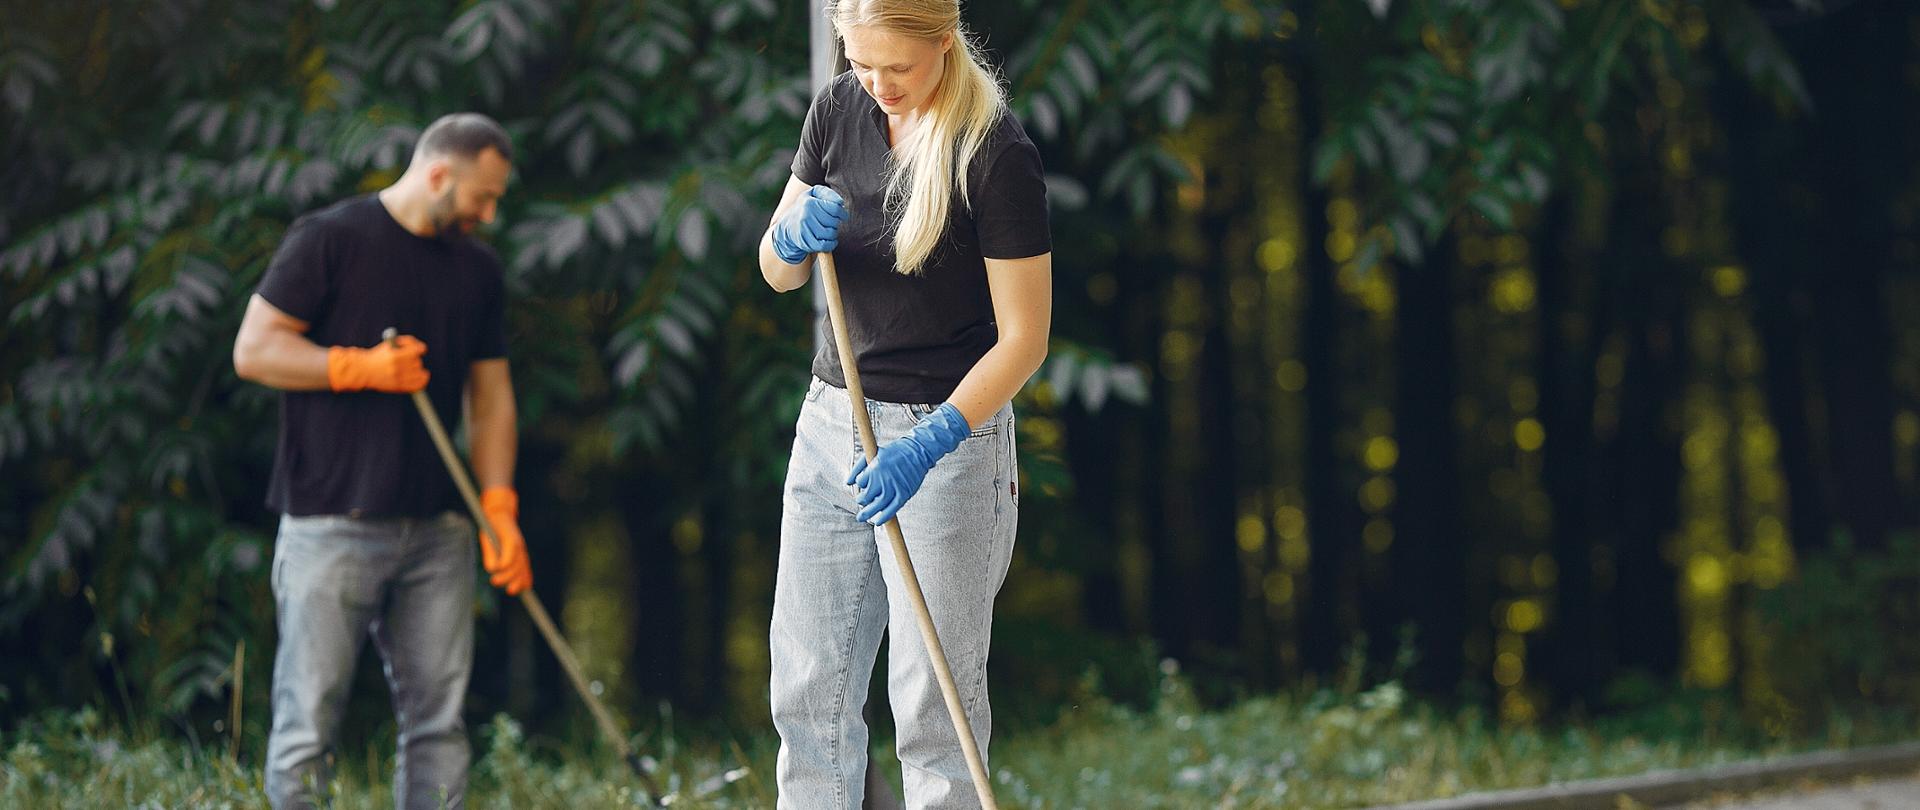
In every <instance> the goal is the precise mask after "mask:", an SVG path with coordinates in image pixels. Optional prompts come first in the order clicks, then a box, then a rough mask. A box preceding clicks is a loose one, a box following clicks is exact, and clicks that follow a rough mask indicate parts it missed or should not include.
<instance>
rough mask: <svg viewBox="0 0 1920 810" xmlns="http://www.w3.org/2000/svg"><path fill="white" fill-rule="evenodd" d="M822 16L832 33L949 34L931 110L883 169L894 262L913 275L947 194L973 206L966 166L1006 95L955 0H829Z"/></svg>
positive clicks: (935, 236)
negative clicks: (865, 29) (893, 223)
mask: <svg viewBox="0 0 1920 810" xmlns="http://www.w3.org/2000/svg"><path fill="white" fill-rule="evenodd" d="M827 14H828V17H829V19H832V20H833V23H834V28H835V30H836V31H839V32H844V31H845V30H846V29H847V28H851V27H853V26H860V25H865V26H873V27H875V28H877V29H880V30H884V31H888V32H891V33H895V34H899V35H902V36H910V37H920V38H923V39H938V38H939V37H940V36H941V35H943V34H952V35H953V47H950V48H948V49H947V53H946V64H945V66H944V70H943V75H942V76H941V79H940V87H939V89H938V90H936V91H935V93H934V97H933V109H932V110H931V111H930V114H929V115H928V116H927V120H926V121H925V122H924V123H922V124H921V125H920V126H919V127H918V128H916V129H915V130H914V132H913V133H912V134H911V135H908V136H907V138H906V139H905V140H903V141H901V142H900V143H898V144H896V145H895V146H894V148H893V163H892V164H891V168H890V169H889V170H888V172H887V203H886V205H887V213H888V215H889V216H890V217H891V216H892V215H898V218H899V225H898V227H897V228H896V230H895V231H894V241H893V247H894V265H893V267H894V270H895V271H896V272H899V273H901V274H903V275H910V276H912V275H919V274H920V273H921V272H922V271H923V270H924V269H925V268H926V264H927V260H928V259H929V258H931V257H932V256H933V251H934V248H936V247H938V246H939V245H940V240H941V239H942V238H944V237H945V236H946V229H947V217H948V214H949V213H950V212H949V209H948V206H949V205H951V204H952V199H953V192H954V191H955V190H956V189H957V190H959V192H960V202H961V204H962V205H965V206H967V208H968V209H969V210H971V209H972V208H973V200H972V195H971V192H970V190H969V189H968V188H967V182H966V179H967V171H968V169H969V168H970V167H971V166H972V165H973V159H974V158H975V157H977V156H978V155H979V153H980V147H981V145H983V144H985V143H986V140H987V136H988V135H989V134H990V133H992V132H993V126H994V124H996V123H998V122H999V121H1000V116H1002V115H1005V114H1006V108H1007V100H1006V93H1005V91H1004V90H1002V89H1001V87H1000V82H999V81H998V80H997V79H996V78H995V77H994V74H993V72H992V71H991V70H989V69H988V68H987V66H986V64H985V62H984V61H983V60H982V59H981V58H980V54H979V49H978V48H977V47H976V46H975V45H974V43H973V40H972V38H971V37H970V36H968V35H967V30H966V27H965V26H962V25H961V24H960V4H959V2H958V1H957V0H828V3H827Z"/></svg>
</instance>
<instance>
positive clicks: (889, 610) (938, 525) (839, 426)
mask: <svg viewBox="0 0 1920 810" xmlns="http://www.w3.org/2000/svg"><path fill="white" fill-rule="evenodd" d="M851 401H852V400H851V398H850V397H849V396H848V395H847V392H846V390H845V389H842V388H835V387H833V386H830V385H827V384H826V383H823V382H821V381H820V380H818V379H816V380H814V381H813V384H812V386H811V387H810V388H809V389H808V391H807V398H806V404H805V405H804V406H803V407H802V408H801V410H800V422H799V427H798V430H797V435H796V436H795V438H794V442H793V456H792V459H791V460H790V461H789V462H788V467H787V483H786V493H785V501H784V504H783V509H782V517H781V523H780V561H779V570H778V572H777V574H776V575H775V578H774V597H773V621H772V628H771V633H770V635H771V644H772V657H773V683H772V695H771V697H772V704H773V723H774V727H775V728H777V729H778V730H779V732H780V754H779V758H778V776H777V781H778V783H779V794H780V797H779V806H780V807H781V808H808V809H809V810H811V808H843V809H844V810H853V809H854V808H858V807H859V806H860V800H861V793H862V790H863V788H864V787H865V784H864V780H863V777H864V775H865V771H866V761H867V727H866V724H865V723H864V722H862V720H861V718H860V709H861V707H862V706H863V705H864V704H865V703H866V696H867V681H868V679H869V676H870V673H871V672H872V670H873V664H874V659H875V658H876V657H877V655H878V653H879V648H880V637H881V634H882V633H883V632H885V633H889V634H891V637H892V641H891V642H890V643H889V644H888V655H887V695H888V698H889V699H890V700H891V702H892V704H893V706H892V708H893V717H894V721H895V725H896V727H897V728H898V730H899V739H898V744H897V748H896V750H897V752H898V754H899V757H900V764H901V771H902V773H903V775H904V777H905V782H906V784H905V787H906V800H907V806H909V807H914V808H928V809H938V810H949V809H950V808H973V807H979V806H980V805H979V800H978V799H977V798H976V797H975V795H974V790H973V782H972V778H971V776H970V775H969V773H968V771H967V764H966V759H965V757H964V755H963V753H962V749H961V747H960V740H959V738H958V736H957V735H956V734H955V733H954V728H953V722H952V720H950V719H949V718H948V715H947V708H946V703H945V702H944V699H943V698H942V696H941V694H940V687H939V684H938V682H937V681H935V679H934V675H933V666H932V661H931V659H930V658H928V656H927V653H926V648H925V646H924V644H923V643H922V642H921V638H920V629H919V624H918V620H917V619H916V618H915V616H914V612H913V608H912V605H911V603H910V602H909V601H908V597H907V596H906V594H905V592H904V591H903V590H902V587H903V586H902V583H901V581H900V575H899V569H898V567H897V566H896V565H895V563H894V559H893V556H894V555H893V547H892V542H891V541H890V540H888V539H887V535H886V532H885V530H884V529H881V528H875V527H873V526H870V525H868V524H866V523H863V522H861V521H860V520H858V519H856V518H855V517H854V514H855V513H856V511H857V507H856V506H855V505H854V488H853V487H851V486H848V485H847V484H846V478H847V471H848V470H849V469H850V468H851V467H852V466H853V463H854V460H855V459H857V458H858V457H859V454H860V452H861V450H860V447H859V442H858V439H857V438H856V434H855V433H854V429H853V420H852V411H851V410H850V403H851ZM866 406H867V411H868V413H869V414H870V415H871V416H872V417H873V430H874V438H875V440H876V441H878V442H880V443H882V444H884V443H886V442H888V441H891V440H893V439H896V438H899V437H900V436H903V435H905V434H906V433H907V432H908V431H910V430H912V429H913V426H914V425H915V424H916V423H918V422H919V421H920V419H921V418H923V417H925V416H926V415H927V414H928V413H930V412H932V411H933V410H934V408H935V407H937V406H934V405H902V404H893V403H884V402H868V403H867V404H866ZM1017 481H1018V479H1017V477H1016V475H1015V455H1014V435H1013V409H1012V407H1011V406H1008V407H1005V408H1002V409H1001V410H1000V412H999V413H997V414H995V415H994V416H993V418H992V419H990V420H988V421H987V423H986V424H985V425H983V426H980V427H979V428H977V429H975V430H974V431H973V435H972V436H970V437H968V438H967V439H966V440H965V441H962V442H961V443H960V447H959V448H958V449H956V450H954V451H953V452H952V453H950V454H948V455H947V456H946V457H945V458H942V459H941V460H940V461H939V463H937V464H935V465H934V467H933V469H932V471H930V472H929V473H928V474H927V478H926V482H925V483H924V484H923V485H921V487H920V491H919V492H918V493H917V494H916V495H914V497H913V500H911V501H909V502H908V503H907V505H906V507H905V508H903V509H901V510H900V515H899V519H900V525H901V529H902V531H903V532H904V533H905V535H906V538H907V551H908V553H909V554H911V555H912V557H913V567H914V572H915V573H916V574H917V575H918V576H919V579H920V586H921V589H922V590H923V591H924V592H925V594H926V598H927V607H928V609H929V610H930V612H932V614H933V622H934V628H935V630H936V631H938V633H939V635H940V641H941V646H942V647H944V648H945V650H946V654H947V663H948V665H949V666H950V667H952V669H953V678H954V681H955V682H956V683H957V685H958V686H959V689H960V701H961V704H962V705H963V706H964V707H965V709H966V712H967V720H968V722H969V724H971V725H972V727H973V728H972V731H973V734H974V739H975V741H976V742H977V743H978V744H979V746H980V752H981V756H982V757H985V756H986V751H987V739H988V737H989V735H990V731H991V729H992V712H991V708H990V707H989V705H988V702H987V648H988V643H989V638H990V636H991V634H992V628H993V599H994V595H995V594H996V593H998V592H999V590H1000V584H1001V583H1002V582H1003V581H1005V579H1006V574H1007V566H1008V564H1009V562H1010V561H1011V560H1012V557H1013V537H1014V524H1015V522H1016V520H1015V518H1016V513H1017V511H1018V505H1019V504H1018V495H1019V493H1018V489H1017Z"/></svg>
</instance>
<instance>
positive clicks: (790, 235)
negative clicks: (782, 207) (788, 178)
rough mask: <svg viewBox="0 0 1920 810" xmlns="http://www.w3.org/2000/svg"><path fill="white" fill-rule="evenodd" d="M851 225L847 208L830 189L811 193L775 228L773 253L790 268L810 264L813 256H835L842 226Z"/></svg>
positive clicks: (774, 225)
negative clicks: (811, 254) (794, 265)
mask: <svg viewBox="0 0 1920 810" xmlns="http://www.w3.org/2000/svg"><path fill="white" fill-rule="evenodd" d="M845 221H847V204H846V201H845V200H842V199H841V198H840V193H839V192H837V191H834V190H833V189H830V188H827V187H826V186H814V187H813V188H810V189H807V195H806V196H804V197H801V198H800V202H799V203H798V204H797V205H794V206H793V207H792V208H789V209H787V213H786V215H785V216H782V217H780V221H778V222H775V223H774V224H773V253H774V255H776V256H779V257H780V261H783V262H786V263H787V264H799V263H801V262H803V261H806V259H807V254H809V253H831V252H832V251H833V248H834V246H835V245H838V244H839V243H840V223H842V222H845Z"/></svg>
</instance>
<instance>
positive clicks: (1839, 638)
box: [1755, 535, 1920, 728]
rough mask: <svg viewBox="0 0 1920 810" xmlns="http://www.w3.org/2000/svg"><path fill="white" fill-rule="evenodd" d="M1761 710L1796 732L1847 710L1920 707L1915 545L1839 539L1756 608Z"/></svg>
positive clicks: (1908, 539)
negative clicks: (1869, 545)
mask: <svg viewBox="0 0 1920 810" xmlns="http://www.w3.org/2000/svg"><path fill="white" fill-rule="evenodd" d="M1758 608H1759V610H1758V612H1759V616H1760V624H1761V630H1762V632H1761V635H1760V638H1761V639H1762V641H1763V648H1764V649H1763V652H1762V653H1761V658H1762V660H1763V661H1764V666H1763V668H1762V669H1763V672H1762V673H1761V674H1762V675H1763V676H1764V680H1763V682H1762V684H1761V686H1760V687H1759V688H1756V689H1755V692H1756V693H1757V694H1756V697H1757V699H1758V700H1759V702H1760V703H1761V707H1762V709H1763V710H1764V711H1765V712H1766V713H1767V714H1769V715H1770V716H1772V717H1774V718H1776V719H1777V720H1779V721H1781V722H1785V723H1787V724H1789V725H1792V726H1794V727H1798V728H1807V727H1809V725H1810V724H1813V723H1818V722H1820V721H1823V720H1825V719H1826V718H1827V717H1828V716H1830V715H1833V714H1834V713H1835V712H1836V711H1837V710H1838V709H1840V708H1842V707H1848V706H1868V707H1882V708H1885V707H1900V708H1905V709H1910V710H1912V709H1920V544H1916V542H1915V540H1914V538H1913V537H1912V536H1910V535H1908V536H1897V537H1895V538H1894V539H1893V541H1892V542H1891V543H1890V544H1889V546H1888V548H1887V550H1885V551H1864V550H1859V549H1855V548H1854V547H1853V546H1852V544H1851V543H1850V542H1849V541H1848V540H1847V538H1846V537H1845V536H1844V535H1843V536H1840V537H1838V538H1836V541H1835V543H1834V545H1833V548H1832V549H1831V550H1829V551H1827V552H1824V553H1821V554H1818V555H1814V556H1812V557H1810V558H1809V559H1806V560H1803V561H1801V563H1800V573H1799V576H1798V577H1796V578H1795V579H1793V580H1791V581H1789V582H1787V583H1786V584H1784V585H1782V586H1781V587H1779V588H1775V589H1773V590H1771V591H1765V592H1763V593H1762V595H1761V596H1760V599H1759V602H1758Z"/></svg>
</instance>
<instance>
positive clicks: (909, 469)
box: [847, 402, 973, 526]
mask: <svg viewBox="0 0 1920 810" xmlns="http://www.w3.org/2000/svg"><path fill="white" fill-rule="evenodd" d="M972 432H973V429H972V428H971V427H969V426H968V425H967V418H966V417H965V416H962V415H961V414H960V409H959V408H956V407H954V406H953V403H951V402H946V403H942V404H941V405H940V409H939V410H936V411H934V412H933V413H930V414H927V418H925V419H922V420H920V424H917V425H914V426H913V431H912V432H910V433H908V434H907V435H905V436H901V437H900V438H898V439H895V440H893V441H891V442H888V443H887V444H886V445H885V446H883V447H881V448H880V452H878V453H876V454H874V458H873V464H872V465H871V466H869V465H868V464H867V458H866V456H864V455H862V456H861V457H860V461H859V462H858V463H856V464H854V465H853V471H852V472H850V473H847V483H848V484H852V485H855V486H858V487H859V488H860V494H859V497H857V498H856V499H855V500H857V501H858V502H859V504H860V506H862V507H863V508H862V509H861V510H860V519H861V520H864V521H866V522H868V523H871V524H873V525H875V526H881V525H885V524H886V522H887V521H889V520H892V519H893V516H894V515H895V514H897V513H899V511H900V507H902V506H906V505H907V499H908V498H912V497H913V494H914V493H916V492H919V491H920V484H921V483H922V482H924V481H926V480H927V471H928V470H931V469H933V463H934V462H936V461H939V460H940V458H941V457H942V456H945V455H946V454H948V453H951V452H953V450H954V448H956V447H959V446H960V443H961V442H963V441H965V440H966V438H967V436H968V434H970V433H972Z"/></svg>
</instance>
